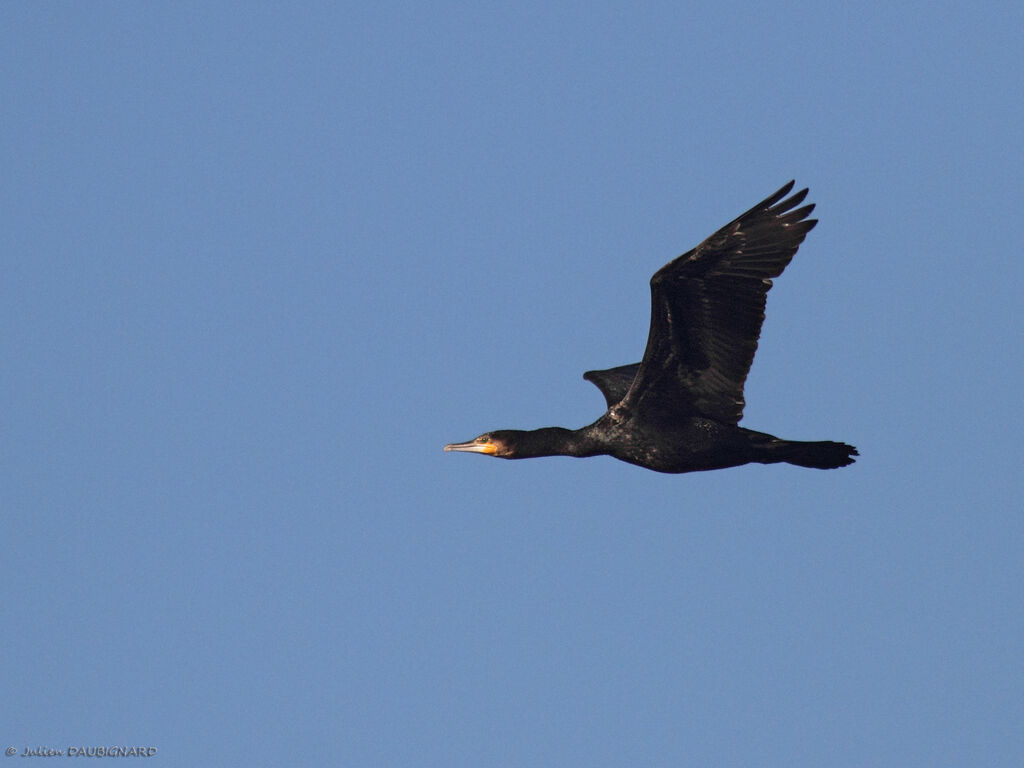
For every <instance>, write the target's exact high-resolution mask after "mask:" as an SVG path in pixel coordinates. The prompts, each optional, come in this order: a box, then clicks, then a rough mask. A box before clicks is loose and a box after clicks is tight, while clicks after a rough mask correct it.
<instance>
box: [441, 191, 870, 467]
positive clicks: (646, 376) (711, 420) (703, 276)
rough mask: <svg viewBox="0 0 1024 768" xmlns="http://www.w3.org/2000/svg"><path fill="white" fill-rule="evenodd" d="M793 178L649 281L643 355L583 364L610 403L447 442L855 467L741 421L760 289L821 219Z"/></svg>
mask: <svg viewBox="0 0 1024 768" xmlns="http://www.w3.org/2000/svg"><path fill="white" fill-rule="evenodd" d="M792 189H793V182H792V181H791V182H789V183H788V184H786V185H785V186H784V187H782V189H780V190H779V191H778V192H776V193H775V194H774V195H771V196H770V197H768V198H767V199H765V200H763V201H762V202H760V203H758V204H757V205H755V206H754V207H753V208H751V209H750V210H749V211H747V212H746V213H744V214H743V215H742V216H739V217H738V218H736V219H735V220H733V221H731V222H729V223H728V224H726V225H725V226H724V227H722V228H721V229H720V230H718V231H717V232H715V234H713V235H712V236H711V237H709V238H708V239H707V240H705V241H704V242H702V243H701V244H700V245H698V246H697V247H696V248H694V249H693V250H692V251H689V252H688V253H684V254H683V255H682V256H680V257H678V258H676V259H673V260H672V261H670V262H669V263H668V264H666V265H665V266H664V267H662V268H661V269H659V270H658V271H657V272H655V273H654V277H652V278H651V329H650V333H649V335H648V337H647V349H646V350H645V351H644V356H643V360H641V361H640V362H639V363H632V364H630V365H620V366H618V367H616V368H609V369H607V370H601V371H587V372H586V373H584V374H583V378H584V379H586V380H587V381H591V382H593V383H594V384H595V385H596V386H597V388H598V389H600V390H601V393H602V394H603V395H604V398H605V400H606V401H607V404H608V409H607V410H606V411H605V413H604V415H602V416H601V417H600V418H599V419H598V420H597V421H595V422H594V423H593V424H589V425H587V426H585V427H582V428H580V429H565V428H563V427H544V428H542V429H532V430H518V429H501V430H496V431H494V432H486V433H484V434H482V435H480V436H479V437H477V438H475V439H474V440H470V441H469V442H467V443H451V444H449V445H446V446H445V448H444V449H445V450H446V451H463V452H468V453H482V454H485V455H488V456H497V457H499V458H503V459H529V458H534V457H537V456H579V457H585V456H600V455H608V456H614V457H615V458H616V459H620V460H622V461H626V462H629V463H630V464H637V465H639V466H641V467H646V468H647V469H653V470H655V471H657V472H669V473H681V472H697V471H700V470H707V469H723V468H725V467H736V466H740V465H741V464H749V463H751V462H757V463H760V464H777V463H780V462H785V463H788V464H795V465H797V466H800V467H811V468H814V469H834V468H836V467H845V466H846V465H848V464H852V463H853V461H854V459H853V457H854V456H857V455H858V454H857V449H856V448H854V447H853V446H852V445H847V444H846V443H836V442H831V441H815V442H804V441H798V440H783V439H781V438H778V437H774V436H773V435H769V434H767V433H765V432H755V431H754V430H751V429H745V428H744V427H741V426H739V421H740V419H741V418H742V416H743V407H744V405H745V401H744V399H743V384H744V382H745V381H746V379H747V373H748V372H749V371H750V365H751V363H752V362H753V361H754V352H755V351H756V350H757V340H758V337H759V336H760V334H761V324H762V323H763V322H764V308H765V297H766V296H767V294H768V290H769V289H770V288H771V287H772V281H771V278H773V277H778V276H779V275H780V274H782V270H784V269H785V268H786V265H787V264H789V262H790V261H791V260H792V258H793V256H794V254H795V253H796V251H797V248H799V247H800V243H802V242H803V240H804V238H805V237H806V236H807V233H808V232H810V231H811V229H813V228H814V225H815V224H817V223H818V222H817V220H816V219H809V218H807V217H808V216H809V215H810V213H811V211H813V210H814V205H813V204H811V205H805V206H803V207H801V208H798V207H797V206H799V205H800V204H801V203H803V201H804V199H805V198H806V197H807V190H806V189H804V190H801V191H800V192H797V193H795V194H793V195H792V196H790V197H786V196H787V195H789V193H790V191H791V190H792Z"/></svg>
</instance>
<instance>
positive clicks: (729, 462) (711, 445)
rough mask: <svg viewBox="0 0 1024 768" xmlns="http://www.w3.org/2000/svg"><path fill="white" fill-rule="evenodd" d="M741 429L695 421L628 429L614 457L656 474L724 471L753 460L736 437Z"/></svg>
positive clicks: (613, 452) (618, 444) (707, 421)
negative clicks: (734, 437)
mask: <svg viewBox="0 0 1024 768" xmlns="http://www.w3.org/2000/svg"><path fill="white" fill-rule="evenodd" d="M738 431H739V430H738V428H736V427H731V428H730V427H729V426H728V425H724V424H719V423H718V422H715V421H712V420H710V419H701V418H693V419H688V420H686V421H685V422H682V423H677V424H673V425H671V427H668V428H666V427H665V426H664V425H658V426H657V428H646V429H645V428H642V427H641V428H637V427H636V426H635V425H634V428H633V429H624V430H623V431H622V433H621V434H620V435H619V439H617V440H615V441H614V448H613V450H611V451H610V453H611V455H612V456H614V457H615V458H617V459H620V460H621V461H625V462H629V463H630V464H637V465H639V466H641V467H646V468H648V469H653V470H654V471H656V472H668V473H673V474H677V473H681V472H697V471H700V470H706V469H721V468H723V467H731V466H736V465H737V464H743V463H746V462H747V461H749V459H748V458H746V457H745V452H744V451H743V449H742V446H741V445H740V444H739V443H738V442H737V441H735V440H734V439H732V438H733V432H738Z"/></svg>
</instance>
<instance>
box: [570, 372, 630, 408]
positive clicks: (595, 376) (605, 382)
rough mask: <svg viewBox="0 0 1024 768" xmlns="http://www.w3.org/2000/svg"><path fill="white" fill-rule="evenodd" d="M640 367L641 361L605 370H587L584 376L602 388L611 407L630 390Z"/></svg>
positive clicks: (602, 392)
mask: <svg viewBox="0 0 1024 768" xmlns="http://www.w3.org/2000/svg"><path fill="white" fill-rule="evenodd" d="M639 369H640V363H630V364H629V365H620V366H618V367H616V368H608V369H606V370H603V371H587V372H586V373H584V374H583V378H584V379H586V380H587V381H592V382H593V383H594V385H595V386H596V387H597V388H598V389H600V390H601V394H602V395H604V399H605V402H607V403H608V407H609V408H611V407H612V406H613V405H615V404H616V403H617V402H619V401H620V400H621V399H622V398H624V397H625V396H626V393H627V392H629V385H630V384H632V383H633V379H635V378H636V372H637V371H638V370H639Z"/></svg>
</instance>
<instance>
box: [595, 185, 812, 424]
mask: <svg viewBox="0 0 1024 768" xmlns="http://www.w3.org/2000/svg"><path fill="white" fill-rule="evenodd" d="M792 189H793V182H792V181H791V182H789V184H787V185H786V186H784V187H783V188H782V189H780V190H779V191H778V192H776V193H775V194H774V195H772V196H771V197H769V198H767V199H766V200H764V201H762V202H760V203H758V204H757V205H755V206H754V207H753V208H751V209H750V210H749V211H747V212H746V213H744V214H743V215H742V216H740V217H738V218H737V219H735V220H734V221H731V222H730V223H728V224H726V225H725V226H724V227H722V228H721V229H720V230H718V231H717V232H716V233H715V234H713V235H712V236H711V237H709V238H708V239H707V240H705V241H704V242H703V243H701V244H700V245H698V246H697V247H696V248H694V249H693V250H692V251H690V252H689V253H685V254H683V255H682V256H680V257H679V258H677V259H674V260H673V261H671V262H669V263H668V264H666V265H665V266H664V267H662V268H661V269H659V270H658V271H657V272H656V273H655V274H654V277H652V278H651V330H650V334H649V336H648V338H647V349H646V351H645V352H644V359H643V361H642V362H641V364H640V370H639V371H638V372H637V374H636V377H635V378H634V380H633V382H632V385H631V386H630V388H629V391H628V392H627V394H626V396H625V398H624V399H623V401H622V405H621V407H623V408H626V409H634V410H636V411H638V412H642V413H645V414H647V415H650V416H658V415H660V416H679V415H694V414H700V415H704V416H708V417H710V418H713V419H715V420H717V421H722V422H726V423H730V424H735V423H737V422H738V421H739V420H740V418H741V417H742V416H743V406H744V400H743V383H744V382H745V381H746V378H747V373H748V371H749V370H750V364H751V363H752V362H753V361H754V352H755V351H756V350H757V339H758V336H760V334H761V323H762V322H763V321H764V307H765V296H766V295H767V293H768V289H769V288H771V287H772V282H771V280H770V279H769V278H772V277H778V276H779V275H780V274H781V273H782V270H783V269H785V268H786V265H787V264H789V262H790V260H791V259H792V258H793V255H794V254H795V253H796V250H797V248H798V247H799V246H800V243H802V242H803V240H804V237H805V236H806V235H807V233H808V232H809V231H810V230H811V229H812V228H813V227H814V225H815V224H817V221H816V220H814V219H808V218H807V216H808V215H809V214H810V213H811V211H812V210H814V206H813V205H805V206H804V207H803V208H797V209H796V210H793V209H794V208H796V206H798V205H800V203H802V202H803V200H804V198H805V197H806V196H807V190H806V189H804V190H802V191H800V192H797V193H796V194H794V195H793V196H792V197H789V198H786V195H788V194H789V192H790V190H792ZM783 198H786V199H783ZM780 201H781V202H780ZM602 389H603V388H602ZM606 396H607V393H606Z"/></svg>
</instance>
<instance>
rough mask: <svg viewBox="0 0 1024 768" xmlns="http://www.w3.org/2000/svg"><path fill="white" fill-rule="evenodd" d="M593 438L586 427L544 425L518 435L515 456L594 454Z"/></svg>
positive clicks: (526, 457)
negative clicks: (589, 436) (573, 427)
mask: <svg viewBox="0 0 1024 768" xmlns="http://www.w3.org/2000/svg"><path fill="white" fill-rule="evenodd" d="M592 442H593V441H592V440H590V439H589V438H588V436H587V433H586V431H585V429H566V428H565V427H542V428H540V429H530V430H526V431H523V432H520V433H519V434H518V435H517V437H516V451H515V456H514V457H513V458H516V459H533V458H536V457H538V456H593V455H595V454H596V453H598V451H596V450H594V448H595V446H594V445H592Z"/></svg>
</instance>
